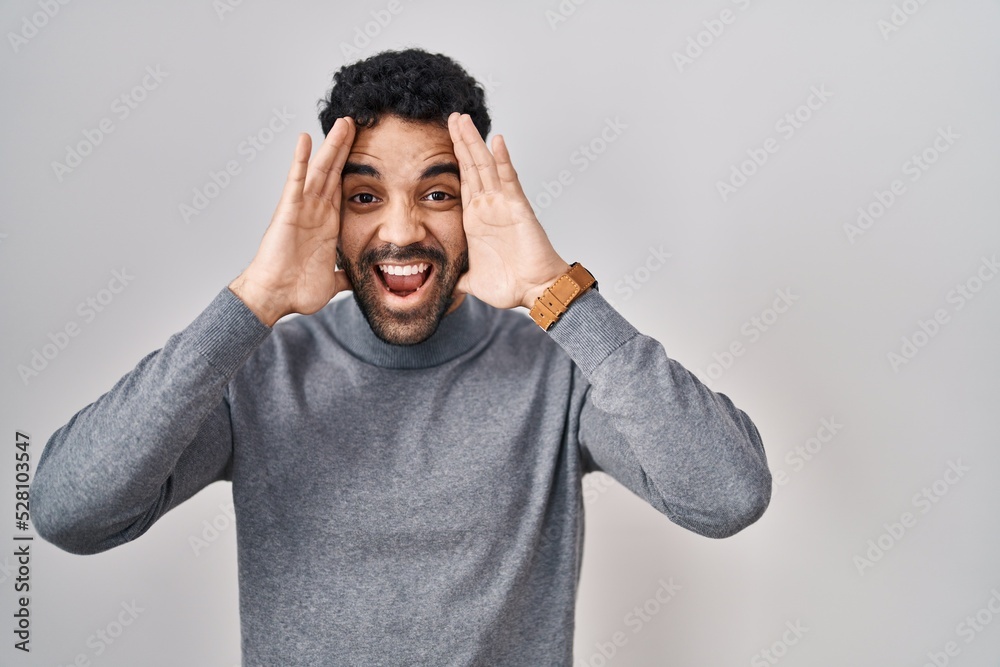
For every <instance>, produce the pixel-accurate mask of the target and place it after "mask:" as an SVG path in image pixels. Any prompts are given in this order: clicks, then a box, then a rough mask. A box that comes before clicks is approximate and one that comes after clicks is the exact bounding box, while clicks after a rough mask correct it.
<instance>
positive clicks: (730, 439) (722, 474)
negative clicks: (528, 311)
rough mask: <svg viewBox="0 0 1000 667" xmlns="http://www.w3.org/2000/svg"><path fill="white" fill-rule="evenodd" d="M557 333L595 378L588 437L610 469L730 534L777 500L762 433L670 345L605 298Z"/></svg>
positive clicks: (589, 453) (583, 441)
mask: <svg viewBox="0 0 1000 667" xmlns="http://www.w3.org/2000/svg"><path fill="white" fill-rule="evenodd" d="M549 334H550V336H551V337H552V339H553V340H555V341H556V342H557V343H558V344H559V345H560V346H561V347H562V348H563V349H564V350H565V351H566V353H567V354H569V356H570V357H571V358H572V359H573V360H574V361H575V362H576V364H577V367H578V368H579V369H580V372H581V373H582V374H583V376H584V377H585V379H586V380H587V381H588V382H589V385H590V386H589V388H588V390H587V397H586V401H585V402H584V405H583V407H582V410H581V414H580V422H579V441H580V445H581V448H582V450H583V458H584V463H585V465H586V466H587V470H588V471H589V470H601V471H604V472H606V473H608V474H609V475H611V476H612V477H614V478H615V479H616V480H618V481H619V482H621V483H622V484H623V485H624V486H625V487H627V488H628V489H629V490H631V491H632V492H633V493H635V494H636V495H638V496H639V497H641V498H643V499H644V500H646V501H647V502H648V503H650V504H651V505H652V506H653V507H655V508H656V509H657V510H658V511H660V512H662V513H663V514H665V515H666V516H668V517H669V518H670V519H671V520H672V521H673V522H674V523H677V524H678V525H680V526H683V527H685V528H688V529H689V530H692V531H694V532H696V533H699V534H701V535H705V536H707V537H716V538H720V537H728V536H730V535H733V534H734V533H736V532H738V531H740V530H742V529H743V528H745V527H747V526H749V525H750V524H752V523H753V522H754V521H756V520H757V519H758V518H760V516H761V515H762V514H763V513H764V510H765V509H766V508H767V505H768V503H769V501H770V497H771V473H770V471H769V470H768V467H767V457H766V455H765V453H764V447H763V445H762V443H761V439H760V434H759V433H758V432H757V428H756V427H755V426H754V424H753V422H752V421H750V418H749V417H747V415H746V414H745V413H744V412H742V411H741V410H739V409H738V408H736V407H735V406H734V405H733V403H732V401H730V400H729V398H728V397H727V396H725V395H724V394H718V393H715V392H713V391H711V390H710V389H708V388H707V387H706V386H705V385H704V384H702V383H701V382H700V381H699V380H698V379H697V378H696V377H695V376H694V375H693V374H692V373H690V372H688V371H687V370H686V369H685V368H684V367H683V366H681V365H680V363H678V362H677V361H675V360H673V359H670V358H669V357H668V356H667V354H666V352H665V351H664V349H663V346H662V345H661V344H660V343H659V342H657V341H656V340H654V339H653V338H650V337H649V336H645V335H642V334H640V333H638V332H637V331H636V330H635V329H634V328H633V327H632V325H630V324H629V323H628V321H626V320H625V318H623V317H622V316H621V314H619V313H618V312H617V311H616V310H615V309H614V308H613V307H612V306H611V305H610V304H608V302H607V301H606V300H605V299H604V297H603V296H601V295H600V293H598V292H596V291H594V290H590V291H588V292H586V293H585V294H583V295H582V296H581V297H579V298H578V299H577V300H576V301H575V302H573V304H572V305H571V306H570V308H569V310H568V311H567V312H566V313H565V314H564V315H563V316H562V317H561V318H560V319H559V321H558V322H557V323H556V324H555V325H553V327H552V328H551V329H550V330H549Z"/></svg>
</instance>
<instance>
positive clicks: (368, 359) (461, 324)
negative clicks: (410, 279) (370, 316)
mask: <svg viewBox="0 0 1000 667" xmlns="http://www.w3.org/2000/svg"><path fill="white" fill-rule="evenodd" d="M466 296H467V295H465V294H461V295H459V296H458V298H456V299H455V302H454V303H452V305H451V306H450V307H449V308H448V310H447V311H446V313H445V314H444V315H443V316H442V317H441V321H440V323H439V324H438V327H437V329H436V330H435V331H434V333H433V334H431V335H430V337H428V338H427V339H426V340H424V341H423V342H420V343H416V344H414V345H393V344H391V343H386V342H385V341H383V340H382V339H380V338H379V337H378V336H376V335H375V332H373V331H372V330H371V327H370V326H369V325H368V321H367V320H366V319H365V316H364V315H363V314H362V313H361V309H360V308H359V307H358V303H357V301H356V300H355V299H354V298H353V297H352V298H345V299H340V300H338V301H335V302H334V303H332V304H330V306H329V307H327V308H326V309H324V310H323V311H322V316H323V317H324V318H325V319H326V320H327V323H328V326H329V328H330V331H331V332H332V334H333V337H334V338H335V339H337V341H338V342H339V343H340V344H341V345H343V346H344V347H345V348H346V349H347V350H348V352H350V353H351V354H352V355H354V356H355V357H357V358H358V359H360V360H361V361H364V362H365V363H368V364H371V365H373V366H378V367H381V368H396V369H415V368H430V367H431V366H438V365H440V364H443V363H445V362H447V361H450V360H452V359H454V358H455V357H458V356H459V355H461V354H463V353H465V352H467V351H469V350H470V349H472V347H473V346H474V345H475V344H476V343H478V342H480V341H482V340H483V339H485V338H486V335H487V333H488V330H489V326H490V324H491V322H492V319H493V316H494V315H495V309H493V308H491V307H490V306H488V305H487V304H485V303H483V302H482V301H480V300H478V299H476V298H475V297H472V296H469V297H468V298H466Z"/></svg>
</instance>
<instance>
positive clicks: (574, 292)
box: [531, 262, 597, 331]
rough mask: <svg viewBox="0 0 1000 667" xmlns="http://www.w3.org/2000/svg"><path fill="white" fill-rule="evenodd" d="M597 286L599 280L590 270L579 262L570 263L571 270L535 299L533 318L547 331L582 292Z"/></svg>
mask: <svg viewBox="0 0 1000 667" xmlns="http://www.w3.org/2000/svg"><path fill="white" fill-rule="evenodd" d="M596 286H597V281H596V280H595V279H594V276H592V275H591V273H590V271H588V270H587V269H585V268H583V265H582V264H580V263H579V262H573V263H572V264H570V265H569V271H567V272H566V273H564V274H563V275H561V276H559V279H558V280H556V281H555V283H553V284H552V285H551V286H550V287H549V288H548V289H546V290H545V291H544V292H543V293H542V295H541V296H540V297H538V298H537V299H535V305H534V306H532V308H531V319H533V320H534V321H535V324H537V325H538V326H540V327H541V328H542V329H544V330H545V331H548V330H549V327H551V326H552V325H553V324H555V323H556V320H558V319H559V318H560V316H562V314H563V313H565V312H566V311H567V310H568V309H569V305H570V304H571V303H573V302H574V301H575V300H576V299H577V298H579V296H580V295H581V294H583V293H584V292H586V291H587V290H588V289H590V288H591V287H595V288H596Z"/></svg>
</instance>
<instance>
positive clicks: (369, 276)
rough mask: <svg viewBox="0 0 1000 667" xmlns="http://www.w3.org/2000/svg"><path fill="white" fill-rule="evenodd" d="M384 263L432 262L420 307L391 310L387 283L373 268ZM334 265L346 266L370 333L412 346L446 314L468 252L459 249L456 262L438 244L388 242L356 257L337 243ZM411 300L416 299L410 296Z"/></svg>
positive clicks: (463, 270)
mask: <svg viewBox="0 0 1000 667" xmlns="http://www.w3.org/2000/svg"><path fill="white" fill-rule="evenodd" d="M383 262H399V263H404V262H427V263H429V264H430V265H431V267H432V268H431V269H429V271H430V274H429V275H428V277H427V279H426V282H425V284H424V285H423V286H422V287H421V292H423V291H426V292H427V293H426V294H421V295H420V296H419V297H416V298H418V299H419V300H420V301H419V302H418V305H413V306H410V307H408V308H406V309H405V310H402V309H395V308H390V307H389V306H388V305H387V304H386V301H385V298H384V294H385V290H386V287H385V284H384V283H383V281H382V278H381V277H378V276H380V275H381V271H380V270H379V269H378V267H377V266H376V265H377V264H380V263H383ZM337 265H338V266H339V267H340V268H341V269H343V270H344V273H346V274H347V277H348V279H349V280H350V281H351V285H352V288H353V292H354V300H355V301H356V302H357V304H358V307H359V308H360V309H361V314H362V315H364V316H365V320H367V321H368V326H370V327H371V330H372V332H374V334H375V335H376V336H378V338H379V339H381V340H382V341H384V342H386V343H389V344H390V345H416V344H417V343H422V342H424V341H425V340H427V339H428V338H430V337H431V335H433V333H434V332H435V331H437V328H438V325H439V324H441V320H442V318H443V317H444V314H445V313H446V312H447V311H448V309H449V308H450V307H451V305H452V303H453V302H454V291H455V285H457V284H458V279H459V278H460V277H461V276H462V274H463V273H465V272H466V271H468V270H469V253H468V251H467V250H463V251H462V252H461V254H459V256H458V257H456V258H455V260H454V261H452V262H449V261H448V257H447V255H445V254H444V252H443V251H442V250H440V249H438V248H432V247H429V246H423V245H419V244H413V245H408V246H405V247H402V248H401V247H399V246H397V245H394V244H392V243H387V244H385V245H383V246H379V247H378V248H373V249H370V250H366V251H365V252H363V253H362V254H361V256H360V257H359V258H358V259H357V262H356V263H355V262H352V261H351V260H349V259H348V258H347V257H346V256H345V255H344V254H343V253H342V252H341V250H340V247H339V246H338V247H337ZM408 298H414V297H412V296H411V297H408Z"/></svg>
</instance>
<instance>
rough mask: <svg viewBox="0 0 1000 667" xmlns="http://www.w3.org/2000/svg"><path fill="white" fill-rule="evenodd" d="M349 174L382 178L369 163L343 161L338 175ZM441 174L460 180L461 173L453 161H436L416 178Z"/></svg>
mask: <svg viewBox="0 0 1000 667" xmlns="http://www.w3.org/2000/svg"><path fill="white" fill-rule="evenodd" d="M351 174H357V175H359V176H371V177H372V178H375V179H378V180H382V173H381V172H380V171H379V170H378V169H376V168H375V167H373V166H371V165H370V164H362V163H360V162H345V163H344V168H343V169H342V170H341V172H340V177H341V178H344V177H346V176H350V175H351ZM441 174H453V175H454V176H455V178H457V179H459V180H461V178H462V177H461V173H460V172H459V170H458V165H457V164H456V163H454V162H438V163H437V164H432V165H430V166H429V167H427V168H426V169H424V170H423V171H422V172H421V173H420V177H419V178H418V180H421V181H425V180H427V179H429V178H434V177H435V176H440V175H441Z"/></svg>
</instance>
